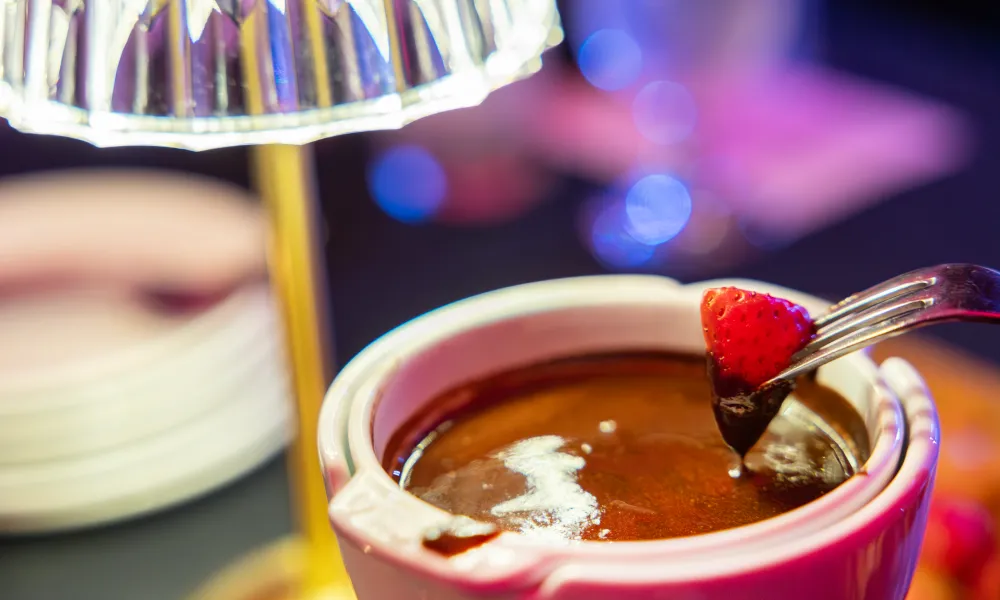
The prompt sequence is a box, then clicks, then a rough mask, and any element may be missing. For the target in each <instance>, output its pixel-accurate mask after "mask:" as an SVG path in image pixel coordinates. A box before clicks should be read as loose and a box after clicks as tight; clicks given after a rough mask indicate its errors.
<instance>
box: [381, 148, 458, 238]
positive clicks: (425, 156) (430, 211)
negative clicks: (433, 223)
mask: <svg viewBox="0 0 1000 600" xmlns="http://www.w3.org/2000/svg"><path fill="white" fill-rule="evenodd" d="M368 189H369V192H370V193H371V195H372V198H374V199H375V202H376V203H377V204H378V205H379V206H380V207H381V208H382V210H384V211H385V212H386V214H388V215H389V216H390V217H392V218H394V219H396V220H398V221H402V222H404V223H420V222H423V221H426V220H428V219H430V218H431V217H433V216H434V214H435V213H437V211H438V209H440V208H441V205H442V204H443V203H444V200H445V196H446V194H447V192H448V181H447V178H446V176H445V173H444V169H443V168H442V167H441V165H440V164H439V163H438V161H437V160H436V159H435V158H434V157H433V156H432V155H431V153H430V152H428V151H427V150H425V149H423V148H421V147H419V146H396V147H394V148H390V149H389V150H387V151H385V152H384V153H382V154H381V155H380V156H378V157H377V158H376V159H375V160H374V161H373V162H372V164H371V166H370V167H369V170H368Z"/></svg>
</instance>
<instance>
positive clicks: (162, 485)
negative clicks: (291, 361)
mask: <svg viewBox="0 0 1000 600" xmlns="http://www.w3.org/2000/svg"><path fill="white" fill-rule="evenodd" d="M287 389H288V388H287V382H286V381H285V380H283V379H274V380H272V381H271V384H270V385H269V386H265V387H260V386H259V384H258V383H257V382H248V383H247V385H246V387H245V389H243V390H242V393H241V394H240V395H239V396H238V398H239V399H240V401H235V402H229V403H226V404H224V405H221V406H219V407H218V408H217V409H216V410H214V411H212V412H211V413H209V414H207V415H205V417H204V418H201V419H198V420H196V421H193V422H191V423H188V424H186V425H184V426H183V427H178V428H175V429H173V430H170V431H168V432H165V433H162V434H160V435H157V436H155V437H150V438H147V439H145V440H142V441H140V442H138V443H134V444H130V445H128V446H124V447H121V448H117V449H115V450H112V451H109V452H105V453H101V454H93V455H89V456H84V457H78V458H73V459H69V460H61V461H50V462H44V463H37V464H34V465H21V466H0V532H4V533H40V532H51V531H54V530H65V529H73V528H80V527H85V526H91V525H96V524H100V523H107V522H112V521H118V520H122V519H126V518H129V517H133V516H137V515H140V514H144V513H148V512H151V511H156V510H160V509H163V508H165V507H168V506H170V505H173V504H176V503H179V502H182V501H184V500H188V499H191V498H193V497H196V496H199V495H202V494H204V493H207V492H209V491H211V490H213V489H216V488H218V487H220V486H222V485H224V484H226V483H228V482H230V481H232V480H234V479H236V478H238V477H239V476H241V475H243V474H244V473H246V472H248V471H249V470H251V469H253V468H255V467H257V466H258V465H260V464H262V463H263V462H264V461H266V460H267V459H269V458H270V457H272V456H273V455H274V454H275V453H277V452H278V451H279V450H280V449H281V448H282V447H283V446H284V444H285V443H286V442H287V441H288V439H289V435H290V429H291V421H290V411H289V404H288V401H287Z"/></svg>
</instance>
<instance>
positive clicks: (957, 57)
mask: <svg viewBox="0 0 1000 600" xmlns="http://www.w3.org/2000/svg"><path fill="white" fill-rule="evenodd" d="M827 28H828V32H829V39H830V44H829V49H828V51H827V58H828V61H829V62H830V63H831V64H833V65H834V66H837V67H841V68H844V69H847V70H849V71H852V72H855V73H859V74H861V75H865V76H869V77H872V78H874V79H878V80H882V81H887V82H889V83H893V84H896V85H900V86H903V87H906V88H910V89H913V90H915V91H917V92H919V93H923V94H927V95H929V96H933V97H937V98H940V99H942V100H944V101H946V102H948V103H950V104H952V105H954V106H956V107H959V108H960V109H962V110H964V111H966V113H967V114H968V115H969V116H970V117H971V118H972V119H973V122H974V124H975V130H976V131H977V133H978V134H979V136H980V146H979V151H978V154H977V158H976V159H975V161H974V162H973V164H972V165H971V166H970V167H969V168H967V169H966V170H964V171H963V172H961V173H959V174H957V175H955V176H954V177H951V178H949V179H947V180H944V181H940V182H936V183H934V184H931V185H928V186H925V187H922V188H920V189H918V190H914V191H911V192H908V193H905V194H903V195H900V196H899V197H896V198H892V199H890V200H888V201H887V202H885V203H883V204H880V205H878V206H877V207H875V208H873V209H871V210H869V211H867V212H865V213H863V214H860V215H857V216H855V217H853V218H851V219H848V220H847V221H844V222H842V223H839V224H836V225H834V226H832V227H829V228H828V229H826V230H825V231H823V232H820V233H818V234H815V235H813V236H810V237H809V238H808V239H805V240H802V241H800V242H797V243H795V244H794V245H792V246H790V247H787V248H784V249H782V250H780V251H776V252H774V253H773V254H770V255H768V256H766V257H764V258H762V259H760V260H757V261H756V262H754V263H751V264H745V265H742V266H739V267H737V268H735V269H733V270H731V271H729V272H727V273H724V274H723V275H733V276H740V277H752V278H757V279H763V280H770V281H774V282H776V283H780V284H782V285H787V286H790V287H794V288H799V289H802V290H806V291H809V292H812V293H816V294H820V295H827V296H830V297H838V296H842V295H844V294H846V293H848V292H851V291H854V290H856V289H860V288H862V287H865V286H866V285H868V284H870V283H871V282H874V281H879V280H881V279H884V278H886V277H888V276H890V275H892V274H895V273H898V272H901V271H904V270H908V269H911V268H915V267H919V266H924V265H927V264H934V263H939V262H949V261H964V262H978V263H982V264H992V265H1000V242H998V241H997V237H996V224H997V223H1000V202H996V198H995V197H994V196H995V195H996V190H1000V111H998V110H997V107H998V106H1000V69H998V65H1000V60H998V59H1000V47H998V44H997V43H996V42H995V41H993V42H991V41H989V40H986V39H984V40H979V41H975V40H970V39H969V36H968V35H966V34H964V33H963V32H953V33H952V34H949V33H948V32H947V31H942V30H927V29H926V28H925V27H924V26H922V25H918V24H909V23H899V22H891V23H889V22H883V21H881V20H880V19H879V18H875V17H870V16H866V17H864V18H858V17H857V16H856V15H852V14H849V13H846V12H833V13H832V14H831V15H830V16H829V19H828V22H827ZM12 149H16V152H14V151H12ZM317 160H319V161H320V162H321V163H325V164H339V165H341V168H339V169H337V170H336V171H335V172H332V171H331V170H330V169H325V170H321V176H320V177H321V186H322V188H323V189H326V190H333V189H337V190H338V191H337V197H336V198H335V199H334V198H332V197H328V196H325V197H324V200H325V203H326V207H325V210H326V215H327V218H328V220H329V222H330V240H331V241H330V243H329V245H328V249H329V257H330V260H329V271H330V275H331V285H332V297H333V298H334V315H335V321H336V323H337V331H336V335H335V338H336V341H337V348H338V351H339V354H340V356H339V357H338V358H339V359H340V362H343V361H344V360H346V359H347V358H349V357H350V356H352V355H353V354H355V353H356V352H357V351H359V350H360V349H361V348H362V347H363V346H364V345H365V344H366V343H367V341H369V340H371V339H374V338H375V337H376V336H378V335H379V334H381V333H382V332H384V331H386V330H388V329H390V328H391V327H393V326H395V325H397V324H398V323H401V322H403V321H405V320H407V319H409V318H411V317H413V316H416V315H418V314H420V313H422V312H425V311H426V310H429V309H431V308H434V307H436V306H439V305H441V304H444V303H447V302H450V301H453V300H456V299H459V298H462V297H466V296H469V295H471V294H475V293H479V292H482V291H486V290H490V289H495V288H498V287H503V286H506V285H511V284H516V283H522V282H526V281H533V280H539V279H546V278H552V277H564V276H573V275H584V274H593V273H599V272H601V269H600V267H599V266H598V265H597V264H596V263H595V262H594V261H593V259H592V258H591V257H590V256H589V255H588V254H587V252H586V251H585V250H584V249H583V248H582V247H581V245H580V244H579V242H578V239H577V233H576V230H575V229H574V220H573V218H572V214H573V209H574V207H575V206H576V203H577V199H578V198H579V197H582V196H583V195H585V194H584V193H583V192H584V191H585V189H584V188H585V187H586V186H585V185H584V184H583V183H580V182H567V185H566V186H564V187H563V188H562V190H561V191H560V193H559V195H558V197H555V198H553V199H552V200H551V201H550V202H548V203H546V204H545V205H543V206H541V207H540V208H538V209H536V210H534V211H533V212H532V213H531V214H529V215H527V216H525V217H524V218H522V219H520V220H518V221H516V222H514V223H511V224H508V225H503V226H500V227H496V228H491V229H485V230H458V229H452V228H446V227H437V226H429V227H421V228H413V227H407V226H405V225H401V224H399V223H396V222H393V221H391V220H389V219H388V218H386V217H385V216H384V215H383V214H381V213H380V212H379V211H378V210H377V209H376V208H375V207H374V206H373V205H372V203H371V202H370V201H368V200H367V196H366V193H365V189H364V181H363V179H362V177H361V176H354V175H351V176H345V174H352V173H355V174H356V173H363V171H364V170H363V166H364V160H365V140H364V138H363V137H360V136H351V137H347V138H341V139H338V140H333V141H327V142H324V143H321V144H319V145H318V146H317ZM245 161H246V154H245V152H244V151H242V150H227V151H220V152H210V153H206V154H200V155H197V156H195V155H189V154H185V153H177V152H169V151H160V150H146V149H143V150H136V149H130V150H95V149H92V148H90V147H88V146H85V145H82V144H79V143H76V142H72V141H67V140H53V139H48V138H35V137H28V136H20V135H16V134H12V133H9V132H4V131H0V176H2V175H5V174H13V173H22V172H30V171H36V170H42V169H51V168H67V167H93V166H108V165H115V166H121V165H130V166H147V165H156V166H158V167H166V168H175V169H180V170H185V171H190V172H197V173H204V174H211V175H216V176H218V175H220V174H222V175H223V176H225V177H227V178H229V179H231V180H233V181H235V182H237V183H241V184H245V183H246V180H247V173H246V167H245ZM903 210H905V211H907V212H908V213H909V214H910V215H911V216H910V217H909V218H908V219H907V220H906V221H905V223H904V224H903V225H900V223H899V221H898V215H899V214H900V211H903ZM844 265H851V267H850V269H847V268H845V267H844ZM827 267H829V268H830V270H829V273H827V272H826V270H825V268H827ZM713 275H718V274H713ZM935 333H936V334H937V333H939V334H940V335H941V336H943V337H944V338H947V339H949V340H950V341H952V342H956V343H958V344H959V345H962V346H964V347H966V348H968V349H970V350H972V351H973V352H976V353H978V354H980V355H983V356H986V357H988V358H991V359H993V360H997V361H1000V345H997V344H994V343H992V342H991V339H990V338H989V337H988V336H985V335H983V332H982V329H981V328H978V327H970V326H949V327H945V328H942V329H941V330H940V331H937V330H936V331H935ZM285 476H286V473H285V468H284V464H283V462H282V461H281V460H280V459H279V460H275V461H273V462H271V463H270V464H268V465H265V466H264V467H262V468H261V469H259V470H258V471H256V472H255V473H253V474H252V475H250V476H249V477H247V478H245V479H243V480H242V481H240V482H238V483H235V484H233V485H231V486H228V487H226V488H225V489H223V490H221V491H218V492H216V493H214V494H211V495H210V496H208V497H205V498H202V499H200V500H197V501H194V502H190V503H187V504H185V505H183V506H181V507H178V508H176V509H174V510H170V511H168V512H165V513H161V514H157V515H155V516H151V517H148V518H143V519H140V520H136V521H133V522H129V523H126V524H122V525H119V526H114V527H109V528H104V529H100V530H96V531H88V532H83V533H78V534H72V535H64V536H53V537H47V538H35V539H23V540H0V597H2V598H10V599H12V600H13V599H16V600H92V599H93V600H119V599H122V600H135V599H138V598H141V599H143V600H177V599H178V598H181V597H183V596H184V595H185V594H186V593H187V592H190V591H192V590H193V589H194V587H195V586H197V585H198V584H199V583H201V582H203V581H204V580H205V579H206V578H207V577H209V576H210V575H211V574H212V573H214V572H216V571H217V570H218V569H220V568H221V567H223V566H225V565H226V564H228V563H230V562H231V561H233V560H234V559H236V558H238V557H240V556H241V555H243V554H244V553H245V552H247V551H250V550H252V549H255V548H258V547H260V546H262V545H264V544H266V543H267V542H269V541H272V540H275V539H277V538H279V537H281V536H282V535H284V534H286V533H288V532H289V531H291V519H290V518H289V502H288V496H287V491H286V487H285Z"/></svg>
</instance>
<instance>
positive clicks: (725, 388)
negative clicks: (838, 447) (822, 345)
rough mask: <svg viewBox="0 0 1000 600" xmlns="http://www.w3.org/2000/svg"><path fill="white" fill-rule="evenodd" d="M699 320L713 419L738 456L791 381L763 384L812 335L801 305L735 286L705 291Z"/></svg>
mask: <svg viewBox="0 0 1000 600" xmlns="http://www.w3.org/2000/svg"><path fill="white" fill-rule="evenodd" d="M701 320H702V326H703V329H704V334H705V346H706V350H707V356H708V375H709V377H710V379H711V381H712V388H713V392H714V394H713V396H714V397H713V402H712V408H713V410H714V412H715V420H716V422H717V423H718V425H719V431H720V432H721V433H722V437H723V439H724V440H725V441H726V443H727V444H729V446H730V447H731V448H732V449H733V450H734V451H736V452H737V453H738V454H739V455H740V456H746V453H747V452H748V451H749V450H750V448H752V447H753V445H754V444H756V443H757V440H759V439H760V437H761V436H762V435H763V434H764V432H765V431H766V430H767V426H768V425H769V424H770V422H771V420H772V419H773V418H774V417H775V416H776V415H777V414H778V411H780V410H781V405H782V404H783V403H784V401H785V398H786V397H787V396H788V394H790V393H791V392H792V389H793V388H794V384H793V383H791V382H781V383H778V384H770V385H766V386H765V385H764V384H765V383H767V382H768V381H769V380H770V379H771V378H773V377H774V376H775V375H777V374H779V373H781V371H783V370H784V369H785V368H786V367H788V366H789V365H790V364H791V361H792V357H793V356H794V355H795V354H796V353H797V352H798V351H799V350H801V349H802V348H804V347H805V345H806V344H807V343H809V340H811V339H812V338H813V336H814V335H815V326H814V325H813V322H812V319H811V318H810V317H809V313H808V312H807V311H806V310H805V309H804V308H803V307H801V306H799V305H797V304H795V303H793V302H789V301H788V300H784V299H781V298H775V297H774V296H771V295H769V294H762V293H759V292H753V291H748V290H741V289H739V288H735V287H726V288H716V289H711V290H708V291H706V292H705V295H704V297H703V298H702V305H701Z"/></svg>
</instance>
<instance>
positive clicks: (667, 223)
mask: <svg viewBox="0 0 1000 600" xmlns="http://www.w3.org/2000/svg"><path fill="white" fill-rule="evenodd" d="M691 210H692V205H691V194H690V192H688V189H687V187H686V186H685V185H684V184H683V183H681V182H680V181H678V180H677V179H675V178H673V177H671V176H670V175H664V174H656V175H647V176H645V177H643V178H642V179H640V180H639V181H637V182H636V183H635V184H634V185H633V186H632V187H631V189H629V191H628V193H627V194H626V195H625V215H626V217H627V221H626V227H627V228H628V233H629V234H630V235H631V236H632V237H633V238H635V239H636V240H637V241H639V242H642V243H644V244H649V245H652V246H656V245H659V244H663V243H666V242H668V241H670V240H672V239H673V238H674V237H676V236H677V234H679V233H680V232H681V231H683V230H684V227H686V226H687V224H688V222H689V221H690V220H691Z"/></svg>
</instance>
